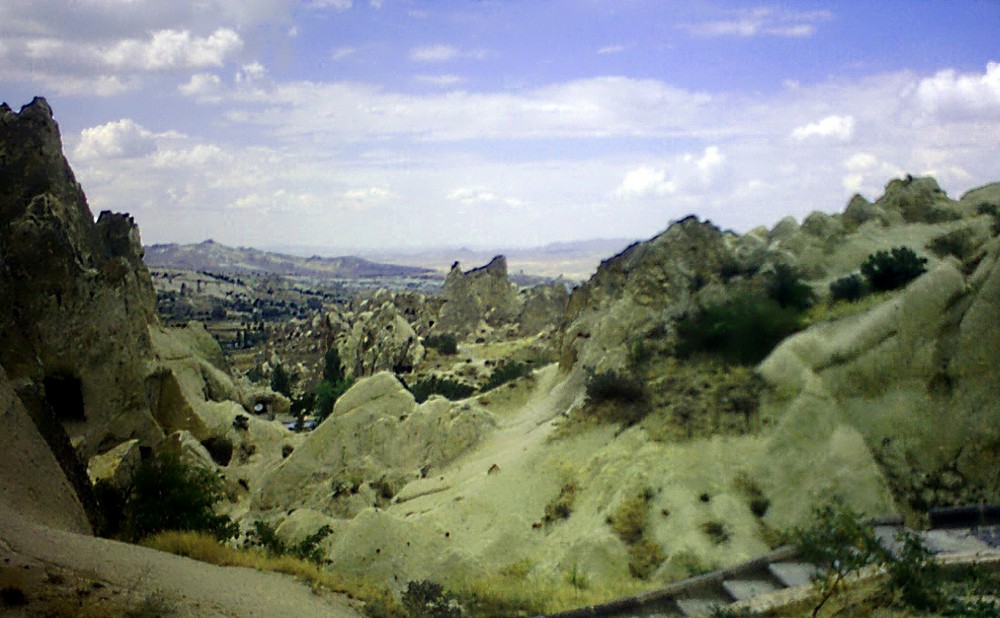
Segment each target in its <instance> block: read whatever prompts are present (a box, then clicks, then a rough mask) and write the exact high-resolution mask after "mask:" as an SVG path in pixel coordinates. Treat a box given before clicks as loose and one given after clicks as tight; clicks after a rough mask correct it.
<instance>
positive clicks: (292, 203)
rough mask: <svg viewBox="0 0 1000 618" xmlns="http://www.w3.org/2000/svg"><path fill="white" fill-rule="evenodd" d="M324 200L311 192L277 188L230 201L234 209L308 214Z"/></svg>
mask: <svg viewBox="0 0 1000 618" xmlns="http://www.w3.org/2000/svg"><path fill="white" fill-rule="evenodd" d="M322 203H323V202H322V200H320V199H319V198H317V197H316V196H315V195H313V194H311V193H304V192H292V191H287V190H285V189H277V190H274V191H271V192H255V193H248V194H246V195H243V196H242V197H239V198H237V199H236V200H234V201H233V202H230V204H229V208H231V209H234V210H248V211H254V212H256V213H258V214H271V213H295V214H296V215H301V214H307V213H310V212H313V211H315V209H316V208H318V207H319V206H321V205H322Z"/></svg>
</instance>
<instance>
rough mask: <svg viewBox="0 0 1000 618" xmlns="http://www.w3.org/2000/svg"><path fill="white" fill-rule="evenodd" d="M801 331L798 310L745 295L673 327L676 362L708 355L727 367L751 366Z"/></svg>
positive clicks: (750, 294)
mask: <svg viewBox="0 0 1000 618" xmlns="http://www.w3.org/2000/svg"><path fill="white" fill-rule="evenodd" d="M800 327H801V321H800V313H799V311H798V310H796V309H794V308H792V307H782V306H781V305H779V304H778V302H777V301H775V300H774V299H772V298H767V297H764V296H761V295H759V294H755V293H753V292H744V293H741V294H739V295H737V296H736V297H735V298H733V299H732V300H731V301H729V302H725V303H721V304H717V305H710V306H708V307H705V308H703V309H701V310H700V311H696V312H694V313H690V314H688V315H686V316H684V317H682V318H681V319H680V320H679V321H678V322H677V325H676V332H677V345H676V347H675V354H676V355H677V356H678V357H679V358H688V357H690V356H693V355H696V354H707V355H712V356H717V357H719V358H721V359H722V360H724V361H726V362H728V363H735V364H741V365H753V364H756V363H758V362H760V361H761V360H763V359H764V357H766V356H767V355H768V354H769V353H770V352H771V350H773V349H774V347H775V346H776V345H778V343H779V342H781V340H782V339H784V338H785V337H787V336H788V335H791V334H792V333H794V332H795V331H797V330H799V328H800Z"/></svg>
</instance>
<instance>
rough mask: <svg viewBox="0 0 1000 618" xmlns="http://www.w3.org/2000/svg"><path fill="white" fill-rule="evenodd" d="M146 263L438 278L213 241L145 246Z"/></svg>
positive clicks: (414, 270) (414, 269)
mask: <svg viewBox="0 0 1000 618" xmlns="http://www.w3.org/2000/svg"><path fill="white" fill-rule="evenodd" d="M145 261H146V264H147V265H148V266H150V267H157V268H179V269H184V270H193V271H207V272H222V273H235V274H276V275H286V276H294V277H314V278H317V279H372V278H380V277H412V278H437V277H438V275H437V274H436V272H435V271H433V270H431V269H428V268H421V267H418V266H399V265H395V264H381V263H378V262H372V261H369V260H365V259H362V258H359V257H350V256H347V257H319V256H313V257H306V258H303V257H298V256H294V255H285V254H281V253H271V252H268V251H261V250H260V249H253V248H249V247H239V248H234V247H227V246H226V245H222V244H219V243H217V242H215V241H212V240H206V241H205V242H201V243H198V244H193V245H178V244H165V245H150V246H148V247H146V255H145Z"/></svg>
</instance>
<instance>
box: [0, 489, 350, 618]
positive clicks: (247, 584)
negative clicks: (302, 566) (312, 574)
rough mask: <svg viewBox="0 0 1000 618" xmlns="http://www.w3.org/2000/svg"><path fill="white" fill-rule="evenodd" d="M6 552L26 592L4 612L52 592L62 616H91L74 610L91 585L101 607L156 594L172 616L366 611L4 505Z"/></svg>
mask: <svg viewBox="0 0 1000 618" xmlns="http://www.w3.org/2000/svg"><path fill="white" fill-rule="evenodd" d="M0 557H2V559H3V564H2V565H0V580H3V581H0V584H3V585H4V586H11V585H13V586H15V587H19V588H20V589H23V590H24V592H25V593H26V596H27V599H26V603H25V604H24V605H21V606H20V607H19V608H18V607H13V608H11V607H8V608H7V609H4V608H3V606H2V605H0V610H3V612H0V613H4V615H12V616H18V615H23V616H32V615H37V610H38V609H39V607H37V606H36V607H33V606H32V603H33V602H35V601H37V602H39V603H42V602H46V601H45V599H48V601H47V602H49V603H50V604H51V603H55V602H56V601H58V602H59V603H60V604H61V606H66V607H67V609H66V611H67V612H71V613H65V614H62V615H65V616H74V615H86V614H84V613H82V612H81V613H77V611H79V610H73V607H80V605H73V603H77V604H80V603H83V597H84V596H85V594H86V595H90V594H91V593H92V591H93V596H94V597H95V600H94V603H93V605H96V606H97V607H105V608H106V607H115V608H118V609H121V608H123V607H126V606H132V607H134V606H135V604H137V603H143V602H149V601H150V600H154V601H155V602H156V603H157V604H158V605H159V606H161V607H165V608H170V610H171V611H170V612H169V613H167V614H166V615H169V616H171V617H178V618H181V617H186V616H191V617H195V616H198V617H213V618H215V617H217V618H222V617H225V618H243V617H245V618H251V617H260V618H270V617H273V616H296V617H303V618H312V617H315V618H321V617H322V618H357V617H360V616H361V615H362V614H360V613H359V611H358V610H356V609H355V608H353V607H351V605H350V603H349V601H348V600H347V599H346V598H345V597H343V596H340V595H334V594H329V593H323V594H317V593H314V592H312V591H311V589H310V588H309V586H308V585H306V584H302V583H300V582H298V581H296V580H295V579H293V578H292V577H290V576H287V575H281V574H277V573H262V572H259V571H255V570H252V569H246V568H236V567H217V566H214V565H210V564H206V563H203V562H198V561H195V560H191V559H188V558H183V557H180V556H174V555H172V554H166V553H163V552H159V551H155V550H152V549H147V548H144V547H139V546H136V545H129V544H126V543H119V542H116V541H110V540H107V539H101V538H95V537H90V536H86V535H82V534H76V533H72V532H65V531H61V530H55V529H53V528H49V527H44V526H40V525H36V524H33V523H31V522H28V521H25V520H24V519H22V518H21V517H19V516H18V515H16V514H14V513H11V512H6V510H5V509H4V512H0ZM19 583H20V585H18V584H19ZM33 584H34V585H33ZM83 584H86V585H85V586H84V585H83ZM60 587H63V588H68V589H69V592H71V593H72V594H73V595H75V598H74V599H55V600H53V595H55V594H57V592H58V591H57V589H58V588H60ZM64 596H65V595H64ZM70 596H72V595H70ZM97 597H101V598H100V599H97ZM115 597H117V600H116V599H115ZM98 601H100V603H98ZM8 610H9V612H8ZM5 612H6V613H5ZM57 615H58V614H57ZM92 615H107V614H106V613H103V612H102V613H96V614H92ZM144 615H145V614H144ZM149 615H160V614H158V613H152V614H149Z"/></svg>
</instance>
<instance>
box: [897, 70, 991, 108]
mask: <svg viewBox="0 0 1000 618" xmlns="http://www.w3.org/2000/svg"><path fill="white" fill-rule="evenodd" d="M916 97H917V101H918V102H919V104H920V106H921V107H922V108H923V109H924V110H925V111H927V112H930V113H932V114H942V115H948V114H955V115H958V116H967V115H973V116H980V115H983V114H993V115H994V116H995V115H997V114H1000V63H997V62H990V63H988V64H987V65H986V72H985V73H983V74H972V75H969V74H961V75H960V74H958V73H957V72H956V71H954V70H953V69H948V70H945V71H941V72H939V73H937V74H935V75H934V76H933V77H928V78H925V79H922V80H920V83H919V84H918V85H917V90H916Z"/></svg>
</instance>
